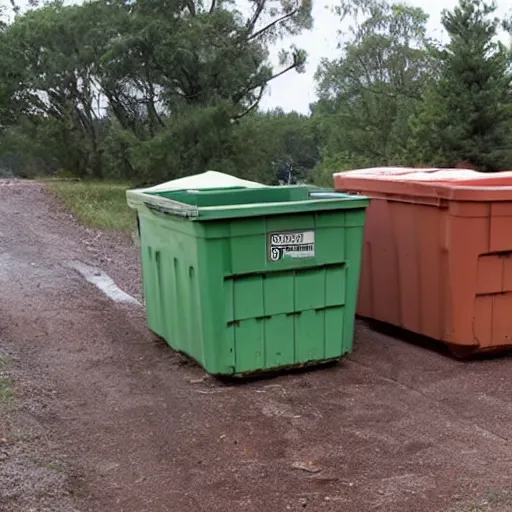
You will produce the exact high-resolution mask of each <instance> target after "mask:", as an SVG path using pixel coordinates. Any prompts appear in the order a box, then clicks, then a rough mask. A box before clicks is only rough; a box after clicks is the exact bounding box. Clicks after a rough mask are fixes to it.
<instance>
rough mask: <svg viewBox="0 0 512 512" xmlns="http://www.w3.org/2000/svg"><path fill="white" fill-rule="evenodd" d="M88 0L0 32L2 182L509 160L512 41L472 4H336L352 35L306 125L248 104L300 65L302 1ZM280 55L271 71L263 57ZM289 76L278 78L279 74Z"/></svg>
mask: <svg viewBox="0 0 512 512" xmlns="http://www.w3.org/2000/svg"><path fill="white" fill-rule="evenodd" d="M239 4H240V2H239V3H238V4H235V3H234V2H231V1H228V0H208V1H203V0H101V1H100V0H95V1H88V2H85V3H83V4H81V5H69V6H65V5H63V3H62V2H51V3H46V4H43V5H40V6H39V5H33V6H32V7H31V8H30V9H29V10H28V11H26V12H24V13H21V12H20V11H19V10H17V9H15V11H16V16H15V17H14V19H13V20H12V21H11V22H4V23H3V24H2V25H1V26H0V49H1V51H0V173H3V175H4V176H5V175H10V174H12V175H18V176H26V177H32V176H37V175H41V174H55V173H59V174H69V175H74V176H78V177H82V178H86V177H91V178H96V179H106V178H108V179H126V180H130V181H133V182H136V183H139V184H143V183H155V182H159V181H164V180H169V179H172V178H176V177H180V176H184V175H187V174H195V173H198V172H203V171H205V170H207V169H216V170H220V171H223V172H228V173H231V174H235V175H238V176H241V177H244V178H248V179H254V180H258V181H261V182H264V183H278V182H281V183H295V182H298V181H314V182H318V183H324V184H330V182H331V175H332V172H333V171H338V170H346V169H350V168H357V167H366V166H374V165H417V166H425V165H435V166H455V165H466V166H471V167H474V168H476V169H479V170H481V171H497V170H503V169H510V168H512V96H511V63H512V53H511V49H510V48H509V47H508V46H506V45H505V44H503V43H502V42H500V37H499V36H500V34H501V33H504V34H506V33H507V32H508V33H509V34H510V33H512V27H511V24H510V22H509V20H506V19H498V18H497V17H496V8H495V5H494V4H492V3H488V2H486V1H484V0H460V2H459V5H458V6H457V7H456V8H455V9H454V10H453V11H444V12H443V13H442V25H443V27H444V30H445V35H446V42H439V41H435V40H433V39H432V38H431V37H429V34H428V33H427V29H426V25H427V21H428V16H427V15H426V14H425V12H423V11H422V10H421V9H419V8H415V7H411V6H409V5H408V4H406V3H390V2H389V1H387V0H341V2H340V4H339V5H338V6H337V7H336V9H335V15H336V16H337V17H338V18H339V20H340V27H341V26H342V21H344V22H345V23H344V25H343V26H346V22H347V20H348V23H349V26H350V29H349V30H345V31H344V32H343V33H341V32H340V34H339V40H340V43H339V50H338V52H339V53H338V55H337V56H336V58H334V59H327V58H326V59H324V60H323V61H322V63H321V65H320V66H319V68H318V70H317V72H316V75H315V78H316V83H317V90H318V101H317V102H316V103H314V104H312V105H311V114H310V115H309V116H305V115H300V114H298V113H284V112H283V111H281V110H275V111H272V112H262V111H261V110H259V104H260V100H261V98H262V96H263V94H264V93H265V91H266V89H267V87H268V85H269V84H270V83H271V81H272V80H273V79H275V78H276V77H278V76H280V75H282V74H285V73H294V72H299V73H300V72H303V71H304V66H305V64H306V60H307V48H305V49H302V48H297V47H295V46H291V47H289V48H287V47H286V46H283V41H284V38H285V37H286V36H288V35H296V34H299V33H301V32H302V31H304V30H308V29H310V28H311V26H312V23H313V20H312V17H311V0H248V1H247V2H246V4H247V5H246V6H245V7H246V8H245V9H243V11H244V12H241V11H240V10H238V8H237V6H239ZM275 45H281V46H282V49H281V52H280V60H279V67H278V68H277V69H274V68H273V67H272V66H271V64H270V63H269V48H270V47H271V46H275ZM289 81H290V83H293V76H292V75H290V77H289Z"/></svg>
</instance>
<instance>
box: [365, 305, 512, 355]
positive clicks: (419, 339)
mask: <svg viewBox="0 0 512 512" xmlns="http://www.w3.org/2000/svg"><path fill="white" fill-rule="evenodd" d="M356 318H359V319H360V320H362V321H363V322H364V323H365V324H366V325H367V326H368V327H369V328H370V329H372V330H374V331H377V332H380V333H382V334H384V335H385V336H389V337H391V338H396V339H399V340H401V341H405V342H407V343H411V344H412V345H417V346H421V347H424V348H427V349H430V350H433V351H437V352H442V353H444V354H446V350H448V352H449V353H450V355H451V356H452V357H454V358H455V359H457V360H459V361H464V360H471V359H473V358H478V357H485V356H491V357H492V356H499V355H504V354H509V353H511V352H512V344H510V345H498V346H494V347H493V346H490V347H489V346H487V347H482V346H480V345H460V344H457V343H449V342H448V341H445V340H443V339H439V338H432V337H429V336H425V335H424V334H421V333H418V332H415V331H411V330H410V329H406V328H404V327H400V326H398V325H395V324H391V323H388V322H384V321H382V320H376V319H374V318H372V317H366V316H363V315H356Z"/></svg>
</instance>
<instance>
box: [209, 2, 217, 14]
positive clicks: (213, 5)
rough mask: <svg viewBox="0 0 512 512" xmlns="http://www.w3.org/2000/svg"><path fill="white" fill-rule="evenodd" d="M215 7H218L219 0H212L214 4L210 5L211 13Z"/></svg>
mask: <svg viewBox="0 0 512 512" xmlns="http://www.w3.org/2000/svg"><path fill="white" fill-rule="evenodd" d="M215 7H217V0H212V5H210V11H209V13H210V14H211V13H212V12H213V11H215Z"/></svg>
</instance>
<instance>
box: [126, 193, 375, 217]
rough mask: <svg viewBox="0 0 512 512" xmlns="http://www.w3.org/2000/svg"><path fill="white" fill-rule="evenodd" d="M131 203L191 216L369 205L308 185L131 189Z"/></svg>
mask: <svg viewBox="0 0 512 512" xmlns="http://www.w3.org/2000/svg"><path fill="white" fill-rule="evenodd" d="M126 196H127V199H128V204H129V206H130V207H132V208H136V209H138V210H141V209H144V208H146V209H148V210H152V211H156V212H159V213H163V214H168V215H175V216H179V217H186V218H188V219H190V220H201V221H202V220H204V221H207V220H218V219H228V218H241V217H257V216H262V215H282V214H297V213H302V212H317V211H327V210H331V211H335V210H345V209H357V208H366V206H367V205H368V199H367V198H366V197H362V196H354V195H348V194H343V193H340V192H334V191H333V190H330V189H321V188H318V187H314V186H307V185H291V186H279V187H263V186H262V187H260V188H236V189H233V188H225V189H203V190H197V189H196V190H190V189H189V190H165V191H159V190H157V191H154V190H151V191H148V190H143V191H141V190H128V191H127V192H126Z"/></svg>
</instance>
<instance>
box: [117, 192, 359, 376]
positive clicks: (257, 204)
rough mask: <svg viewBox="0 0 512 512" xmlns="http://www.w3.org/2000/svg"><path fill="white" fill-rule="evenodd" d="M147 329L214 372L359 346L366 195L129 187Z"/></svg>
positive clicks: (337, 354) (276, 364) (334, 355)
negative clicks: (355, 339)
mask: <svg viewBox="0 0 512 512" xmlns="http://www.w3.org/2000/svg"><path fill="white" fill-rule="evenodd" d="M127 199H128V204H129V205H130V206H131V207H132V208H134V209H136V210H137V212H138V215H139V219H140V230H141V251H142V274H143V282H144V295H145V302H146V312H147V321H148V325H149V328H150V329H151V330H152V331H153V332H155V333H156V334H157V335H159V336H161V337H162V338H164V339H165V340H166V341H167V343H168V344H169V345H170V346H171V347H172V348H173V349H175V350H178V351H180V352H183V353H185V354H187V355H188V356H190V357H192V358H193V359H195V360H196V361H197V362H198V363H199V364H201V365H202V366H203V368H204V369H205V370H206V371H207V372H209V373H211V374H217V375H243V374H248V373H253V372H257V371H267V370H275V369H278V368H285V367H296V366H305V365H312V364H319V363H323V362H327V361H333V360H337V359H339V358H341V357H342V356H343V355H344V354H347V353H349V352H350V351H351V349H352V342H353V328H354V315H355V307H356V298H357V288H358V282H359V273H360V266H361V250H362V242H363V229H364V223H365V213H366V206H367V204H368V200H367V199H366V198H364V197H361V196H350V195H345V194H342V193H335V192H332V191H326V190H322V189H318V188H316V187H310V186H285V187H265V188H252V189H242V188H238V189H215V190H211V189H210V190H181V191H175V190H173V191H158V192H147V191H137V190H131V191H128V192H127Z"/></svg>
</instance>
